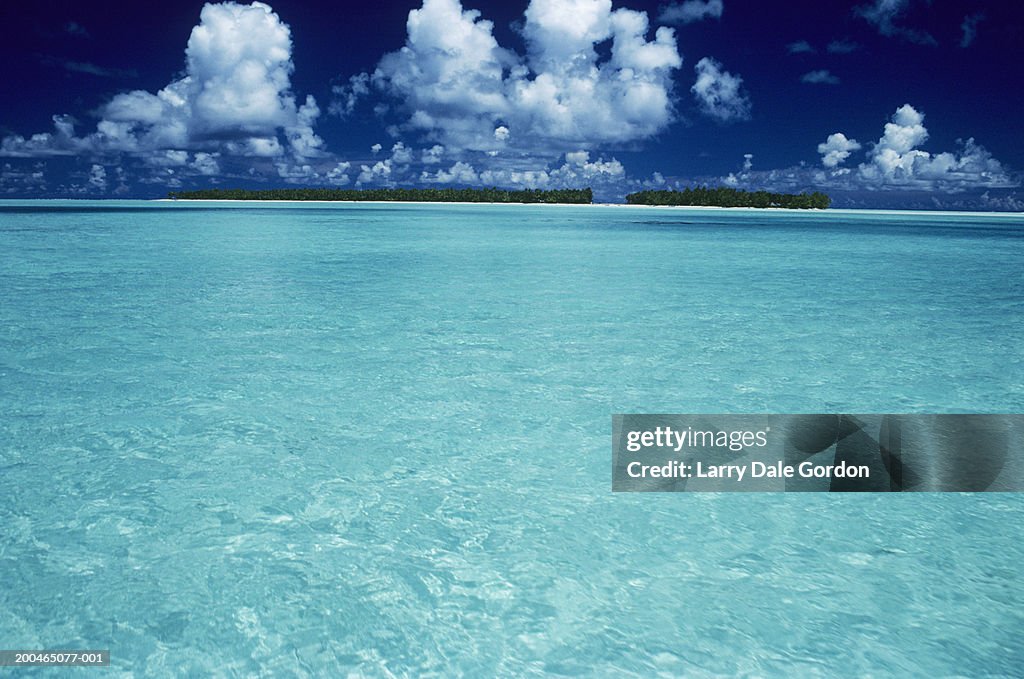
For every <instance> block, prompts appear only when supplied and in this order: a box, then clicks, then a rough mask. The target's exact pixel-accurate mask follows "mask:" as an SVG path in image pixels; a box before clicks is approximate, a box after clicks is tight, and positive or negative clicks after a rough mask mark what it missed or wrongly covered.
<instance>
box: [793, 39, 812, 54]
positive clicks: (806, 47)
mask: <svg viewBox="0 0 1024 679" xmlns="http://www.w3.org/2000/svg"><path fill="white" fill-rule="evenodd" d="M786 51H787V52H789V53H790V54H814V53H815V52H817V51H818V50H816V49H814V47H813V46H812V45H811V43H809V42H807V41H806V40H797V41H796V42H791V43H789V44H788V45H786Z"/></svg>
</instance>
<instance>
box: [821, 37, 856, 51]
mask: <svg viewBox="0 0 1024 679" xmlns="http://www.w3.org/2000/svg"><path fill="white" fill-rule="evenodd" d="M826 49H827V50H828V53H829V54H849V53H851V52H856V51H857V50H859V49H860V45H859V44H857V43H855V42H853V41H852V40H833V41H832V42H830V43H829V44H828V47H827V48H826Z"/></svg>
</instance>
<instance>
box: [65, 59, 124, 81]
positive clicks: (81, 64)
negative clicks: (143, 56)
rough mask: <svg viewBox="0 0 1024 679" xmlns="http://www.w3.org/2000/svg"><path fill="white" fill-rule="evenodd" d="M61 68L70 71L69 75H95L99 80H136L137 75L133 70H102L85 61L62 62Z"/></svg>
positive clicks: (100, 67) (101, 67)
mask: <svg viewBox="0 0 1024 679" xmlns="http://www.w3.org/2000/svg"><path fill="white" fill-rule="evenodd" d="M61 66H63V67H64V70H66V71H70V72H71V73H85V74H87V75H95V76H99V77H100V78H138V77H139V73H138V71H136V70H135V69H123V68H104V67H103V66H97V65H96V64H91V63H89V62H87V61H62V62H61Z"/></svg>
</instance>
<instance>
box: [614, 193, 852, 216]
mask: <svg viewBox="0 0 1024 679" xmlns="http://www.w3.org/2000/svg"><path fill="white" fill-rule="evenodd" d="M626 202H627V203H629V204H630V205H689V206H707V207H784V208H797V209H804V210H806V209H819V210H824V209H825V208H827V207H828V206H829V205H831V204H832V199H831V198H829V197H828V196H826V195H825V194H824V193H819V192H817V191H815V192H814V193H769V192H768V191H742V190H740V189H728V188H725V187H719V188H716V189H711V188H707V187H697V188H695V189H689V188H687V189H683V190H682V191H639V192H637V193H631V194H629V195H628V196H626Z"/></svg>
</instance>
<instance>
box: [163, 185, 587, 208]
mask: <svg viewBox="0 0 1024 679" xmlns="http://www.w3.org/2000/svg"><path fill="white" fill-rule="evenodd" d="M167 197H168V198H171V199H182V200H337V201H388V202H422V203H573V204H589V203H592V202H593V200H594V193H593V192H592V191H591V190H590V189H589V188H588V189H556V190H552V191H543V190H541V189H523V190H519V191H509V190H505V189H498V188H489V189H465V188H464V189H456V188H444V189H257V190H251V189H203V190H200V191H171V192H170V193H168V194H167Z"/></svg>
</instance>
